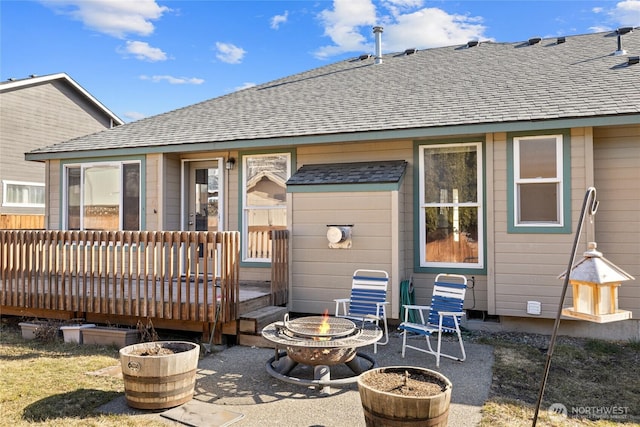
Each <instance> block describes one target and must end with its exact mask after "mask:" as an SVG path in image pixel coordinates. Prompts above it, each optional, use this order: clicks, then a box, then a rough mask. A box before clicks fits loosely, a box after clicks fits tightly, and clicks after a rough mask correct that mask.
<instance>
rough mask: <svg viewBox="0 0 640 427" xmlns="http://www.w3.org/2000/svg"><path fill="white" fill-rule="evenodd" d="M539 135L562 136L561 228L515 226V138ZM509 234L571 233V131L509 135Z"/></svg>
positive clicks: (559, 130) (515, 133)
mask: <svg viewBox="0 0 640 427" xmlns="http://www.w3.org/2000/svg"><path fill="white" fill-rule="evenodd" d="M538 135H562V157H563V158H562V195H563V197H562V201H561V203H562V207H563V209H562V212H563V218H562V223H563V225H562V226H561V227H560V226H558V227H548V226H542V225H541V226H527V227H517V226H516V225H515V220H514V216H515V204H516V201H515V194H514V188H513V187H514V173H515V171H514V162H515V161H514V158H513V138H515V137H524V136H538ZM507 233H510V234H569V233H571V130H570V129H555V130H550V131H548V132H542V131H540V132H513V133H508V134H507Z"/></svg>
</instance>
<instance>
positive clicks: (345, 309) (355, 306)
mask: <svg viewBox="0 0 640 427" xmlns="http://www.w3.org/2000/svg"><path fill="white" fill-rule="evenodd" d="M388 287H389V274H388V273H387V272H386V271H382V270H356V271H355V272H354V273H353V280H352V282H351V296H350V297H349V298H339V299H335V300H334V301H335V302H336V313H335V316H336V317H344V318H347V319H350V320H354V321H358V322H373V323H375V324H376V326H380V322H382V324H383V329H384V337H385V338H384V341H383V342H380V341H378V342H376V343H374V344H373V352H374V353H377V352H378V344H379V345H385V344H388V343H389V329H388V326H387V310H386V305H387V304H388V302H387V288H388Z"/></svg>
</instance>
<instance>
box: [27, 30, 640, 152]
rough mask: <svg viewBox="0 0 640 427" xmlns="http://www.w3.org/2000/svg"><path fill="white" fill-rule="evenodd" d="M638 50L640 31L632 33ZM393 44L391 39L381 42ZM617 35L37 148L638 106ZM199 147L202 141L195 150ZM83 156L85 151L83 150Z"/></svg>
mask: <svg viewBox="0 0 640 427" xmlns="http://www.w3.org/2000/svg"><path fill="white" fill-rule="evenodd" d="M622 37H623V45H624V48H625V49H626V50H627V51H628V52H629V55H640V31H634V32H631V33H628V34H625V35H623V36H622ZM383 46H384V40H383ZM616 48H617V36H616V32H615V31H613V32H605V33H596V34H587V35H578V36H569V37H566V42H565V43H560V44H558V43H557V41H556V39H555V38H554V39H543V40H542V41H541V42H540V43H538V44H536V45H532V46H530V45H529V44H528V43H526V42H524V43H523V42H518V43H493V42H486V43H480V44H479V45H478V46H476V47H471V48H467V47H466V46H450V47H442V48H435V49H426V50H418V51H417V52H416V53H414V54H412V55H404V54H400V55H399V54H397V53H393V54H386V55H383V62H382V64H374V60H373V58H369V59H366V60H363V61H360V60H359V59H358V58H355V59H352V60H345V61H340V62H336V63H334V64H330V65H326V66H323V67H320V68H316V69H312V70H309V71H306V72H303V73H299V74H295V75H291V76H287V77H284V78H282V79H279V80H275V81H272V82H269V83H265V84H262V85H258V86H255V87H251V88H248V89H244V90H241V91H238V92H234V93H231V94H228V95H225V96H221V97H218V98H214V99H210V100H207V101H204V102H201V103H198V104H195V105H190V106H187V107H185V108H182V109H178V110H174V111H171V112H167V113H164V114H160V115H157V116H153V117H149V118H146V119H142V120H139V121H137V122H133V123H128V124H125V125H123V126H119V127H117V128H114V129H110V130H107V131H103V132H99V133H96V134H92V135H88V136H85V137H81V138H76V139H73V140H71V141H67V142H64V143H60V144H56V145H53V146H50V147H45V148H42V149H39V150H36V151H34V152H32V154H36V155H37V154H44V155H45V156H44V157H46V156H48V155H51V156H53V155H56V154H58V155H59V154H60V153H65V152H78V151H85V150H91V151H94V152H95V150H103V149H104V150H110V149H119V148H140V147H142V148H144V149H147V150H148V151H154V150H159V149H162V148H163V147H165V148H166V147H169V146H173V145H182V147H181V148H183V149H185V150H188V149H189V147H188V146H186V145H185V144H202V143H208V144H212V145H210V146H209V148H214V147H215V144H217V143H225V144H227V147H228V146H229V145H228V144H230V143H238V144H239V145H240V144H241V143H243V142H247V141H252V140H273V139H283V144H286V141H285V139H286V138H289V137H294V136H295V137H305V136H315V137H317V136H323V137H325V138H326V140H331V139H334V140H336V141H340V138H341V135H344V134H350V133H361V132H375V131H398V130H407V129H417V130H419V129H428V128H437V127H448V126H466V125H477V124H505V123H513V122H521V121H541V120H553V119H576V118H594V117H607V116H614V115H638V114H640V96H638V94H639V93H640V64H637V65H627V57H628V55H621V56H616V55H614V54H613V53H614V51H615V50H616ZM193 148H194V149H195V148H196V147H195V146H194V147H193ZM76 154H77V153H76Z"/></svg>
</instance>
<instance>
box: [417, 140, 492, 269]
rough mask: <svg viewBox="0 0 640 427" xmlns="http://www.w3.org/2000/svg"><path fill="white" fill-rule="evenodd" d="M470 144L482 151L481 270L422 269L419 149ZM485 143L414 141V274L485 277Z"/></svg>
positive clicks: (438, 267)
mask: <svg viewBox="0 0 640 427" xmlns="http://www.w3.org/2000/svg"><path fill="white" fill-rule="evenodd" d="M471 142H480V149H481V150H482V164H481V167H482V200H481V207H482V212H483V215H482V229H483V236H482V247H483V251H482V252H483V260H482V265H483V267H482V268H468V267H464V268H462V267H461V268H456V267H440V266H433V267H423V266H421V265H420V263H421V259H420V233H421V224H420V173H421V170H420V147H421V146H424V145H437V144H443V145H444V144H465V143H471ZM486 146H487V141H486V139H485V137H484V136H483V137H481V138H455V139H445V140H437V141H414V142H413V165H414V168H413V212H414V215H413V272H414V273H433V274H438V273H456V274H466V275H469V274H474V275H486V274H487V217H488V215H487V208H486V206H487V196H486V194H487V179H486V176H485V170H486V167H487V164H486V162H487V160H486V159H487V156H486V150H487V149H486Z"/></svg>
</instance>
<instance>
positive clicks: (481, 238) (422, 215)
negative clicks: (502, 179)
mask: <svg viewBox="0 0 640 427" xmlns="http://www.w3.org/2000/svg"><path fill="white" fill-rule="evenodd" d="M451 147H476V154H477V159H476V162H477V167H476V192H477V194H476V202H463V203H458V204H456V205H457V206H459V207H465V208H468V207H471V208H476V209H477V218H478V260H477V262H475V263H452V262H433V261H427V260H426V259H425V258H426V230H425V223H426V212H425V209H426V208H428V207H438V206H439V205H441V204H440V203H426V202H425V201H424V195H425V185H426V184H425V174H424V164H425V160H424V153H425V149H427V148H451ZM415 156H416V164H417V165H418V167H417V168H415V172H414V182H415V187H416V188H417V191H416V192H415V206H416V211H417V212H418V214H417V215H415V216H414V221H415V230H416V233H417V235H416V237H415V242H416V243H417V244H418V250H415V251H414V257H415V258H414V265H415V266H414V270H415V271H416V272H425V273H439V272H442V271H445V270H446V271H449V272H451V271H456V272H458V273H461V274H462V273H469V274H482V273H483V272H485V271H486V267H485V244H486V236H485V228H486V227H485V213H484V185H485V182H484V141H481V140H478V139H471V140H452V141H447V142H442V141H439V142H427V141H419V142H416V145H415ZM443 205H447V206H454V204H453V203H445V204H443Z"/></svg>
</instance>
